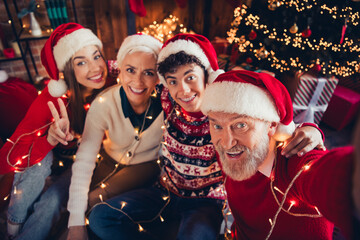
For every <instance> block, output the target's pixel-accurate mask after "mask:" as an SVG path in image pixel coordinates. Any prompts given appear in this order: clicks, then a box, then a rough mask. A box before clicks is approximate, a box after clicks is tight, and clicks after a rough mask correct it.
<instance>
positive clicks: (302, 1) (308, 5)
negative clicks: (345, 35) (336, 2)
mask: <svg viewBox="0 0 360 240" xmlns="http://www.w3.org/2000/svg"><path fill="white" fill-rule="evenodd" d="M268 4H269V9H270V10H275V9H276V8H277V7H281V6H285V7H288V8H295V9H296V11H297V12H303V11H306V10H310V9H312V8H314V7H315V6H316V7H318V8H320V9H321V11H320V14H325V13H327V14H329V15H331V17H332V18H333V19H339V18H343V19H347V18H348V20H347V23H348V24H352V25H354V26H357V25H358V24H359V19H360V16H359V12H356V11H355V12H354V11H353V8H352V7H350V6H346V7H344V8H341V9H339V7H338V6H333V7H329V6H328V5H327V4H326V3H323V4H321V6H318V5H319V4H318V1H316V0H290V1H289V0H268Z"/></svg>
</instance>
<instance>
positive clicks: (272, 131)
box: [268, 122, 279, 137]
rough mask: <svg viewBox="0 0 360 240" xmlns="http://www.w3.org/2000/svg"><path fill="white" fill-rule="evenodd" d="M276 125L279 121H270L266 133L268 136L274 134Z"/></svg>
mask: <svg viewBox="0 0 360 240" xmlns="http://www.w3.org/2000/svg"><path fill="white" fill-rule="evenodd" d="M278 126H279V123H277V122H270V125H269V130H268V135H269V137H272V136H274V134H275V132H276V129H277V127H278Z"/></svg>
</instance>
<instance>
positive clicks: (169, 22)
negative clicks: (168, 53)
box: [141, 15, 188, 43]
mask: <svg viewBox="0 0 360 240" xmlns="http://www.w3.org/2000/svg"><path fill="white" fill-rule="evenodd" d="M179 32H180V33H187V32H188V30H187V28H186V27H184V24H182V23H179V18H178V17H176V16H174V15H169V17H167V18H165V19H164V20H163V21H162V22H161V23H158V22H157V21H154V22H153V24H150V25H149V26H147V27H145V28H144V29H143V30H142V31H141V33H143V34H147V35H150V36H153V37H155V38H156V39H158V40H159V41H160V42H162V43H164V42H165V41H166V40H167V39H170V38H172V37H173V36H174V35H175V34H176V33H179Z"/></svg>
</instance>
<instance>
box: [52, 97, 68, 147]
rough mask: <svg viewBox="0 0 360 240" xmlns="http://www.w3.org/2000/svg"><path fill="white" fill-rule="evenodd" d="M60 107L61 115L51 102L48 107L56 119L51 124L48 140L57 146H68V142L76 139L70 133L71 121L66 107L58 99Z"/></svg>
mask: <svg viewBox="0 0 360 240" xmlns="http://www.w3.org/2000/svg"><path fill="white" fill-rule="evenodd" d="M57 101H58V103H59V107H60V115H59V113H58V111H57V110H56V108H55V105H54V104H53V103H52V102H51V101H49V102H48V106H49V109H50V111H51V115H52V116H53V118H54V122H53V123H52V124H51V126H50V128H49V131H48V135H47V140H48V142H49V143H50V144H51V145H53V146H55V145H57V144H58V143H61V144H64V145H67V144H68V141H71V140H73V139H74V136H73V135H72V134H71V133H70V121H69V117H68V115H67V111H66V107H65V104H64V102H63V101H62V99H61V98H58V99H57Z"/></svg>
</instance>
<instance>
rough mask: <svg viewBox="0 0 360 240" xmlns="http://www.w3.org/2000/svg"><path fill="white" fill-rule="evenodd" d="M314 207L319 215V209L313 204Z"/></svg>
mask: <svg viewBox="0 0 360 240" xmlns="http://www.w3.org/2000/svg"><path fill="white" fill-rule="evenodd" d="M314 208H315V210H316V212H317V213H318V214H319V215H321V213H320V211H319V209H318V208H317V207H316V206H315V207H314Z"/></svg>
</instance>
